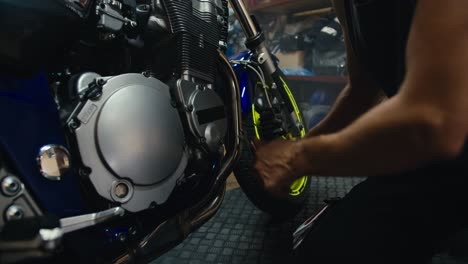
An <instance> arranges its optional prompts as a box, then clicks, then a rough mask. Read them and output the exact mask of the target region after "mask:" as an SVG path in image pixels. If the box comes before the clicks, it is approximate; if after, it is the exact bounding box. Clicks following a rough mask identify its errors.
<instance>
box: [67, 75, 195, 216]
mask: <svg viewBox="0 0 468 264" xmlns="http://www.w3.org/2000/svg"><path fill="white" fill-rule="evenodd" d="M103 80H105V83H104V84H103V86H102V95H101V96H100V97H99V98H98V99H93V100H88V101H86V103H85V104H84V106H83V107H82V108H81V110H80V111H79V113H78V115H77V119H78V120H79V122H80V126H78V128H76V129H75V134H76V139H77V142H78V148H79V151H80V154H81V159H82V162H83V164H84V165H85V166H87V167H89V168H91V174H90V175H89V178H90V180H91V182H92V183H93V185H94V187H95V188H96V191H97V192H98V193H99V195H101V196H102V197H104V198H106V199H108V200H109V201H113V202H118V203H121V206H122V207H123V208H125V209H126V210H128V211H131V212H138V211H141V210H144V209H147V208H148V207H150V206H151V205H152V204H154V203H156V204H162V203H164V202H165V201H166V200H167V199H168V197H169V195H170V194H171V192H172V190H173V189H174V187H175V186H176V183H177V180H178V179H179V178H181V177H182V176H183V174H184V170H185V168H186V166H187V163H188V154H187V150H186V144H185V137H184V130H183V126H182V123H181V120H180V117H179V114H178V111H177V109H176V108H174V106H173V105H172V104H171V96H170V92H169V87H168V86H167V85H166V84H164V83H163V82H161V81H159V80H157V79H155V78H152V77H145V76H143V75H142V74H133V73H131V74H123V75H119V76H115V77H109V78H107V77H106V78H103ZM122 186H123V187H122ZM122 188H123V189H122ZM126 188H127V189H126ZM122 192H123V195H122ZM119 194H120V195H119Z"/></svg>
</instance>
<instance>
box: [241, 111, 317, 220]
mask: <svg viewBox="0 0 468 264" xmlns="http://www.w3.org/2000/svg"><path fill="white" fill-rule="evenodd" d="M242 126H243V130H244V137H243V139H242V142H241V153H240V158H239V161H238V163H237V164H236V166H235V167H234V175H235V177H236V179H237V182H238V183H239V186H240V187H241V189H242V190H243V191H244V193H245V194H246V196H247V197H248V198H249V200H250V201H251V202H252V203H253V204H254V205H255V206H256V207H257V208H259V209H260V210H262V211H264V212H266V213H268V214H270V215H271V216H272V217H274V218H276V219H288V218H291V217H293V216H294V215H296V214H297V213H298V212H299V211H300V210H301V209H302V207H303V205H304V202H305V201H306V199H307V197H308V195H309V193H310V186H309V185H310V180H309V179H308V177H307V176H304V177H303V178H301V179H300V180H301V181H305V182H301V186H300V190H296V193H294V194H293V193H290V194H289V195H288V197H285V198H279V197H276V196H273V195H271V194H270V193H269V192H268V191H267V190H265V189H264V187H263V184H262V182H261V179H259V178H258V176H256V175H255V174H254V173H255V172H254V169H253V165H254V158H255V154H254V151H253V149H252V147H251V144H252V143H251V142H252V140H253V139H254V138H255V137H256V132H255V127H254V121H253V114H252V113H249V114H247V115H246V116H245V118H243V121H242ZM294 184H297V183H296V182H295V183H294ZM294 184H293V185H294Z"/></svg>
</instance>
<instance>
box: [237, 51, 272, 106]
mask: <svg viewBox="0 0 468 264" xmlns="http://www.w3.org/2000/svg"><path fill="white" fill-rule="evenodd" d="M231 63H235V64H242V65H245V66H247V67H248V68H249V69H251V70H252V71H253V72H255V74H257V76H258V78H259V79H260V81H261V82H262V86H263V90H264V91H265V97H266V100H267V103H268V106H269V107H270V108H271V109H273V106H272V104H271V101H270V96H269V95H268V90H267V85H266V82H265V75H263V71H262V70H261V68H260V66H258V64H256V63H253V62H250V61H239V60H232V61H231ZM250 64H254V65H255V66H257V67H259V70H257V69H255V68H254V67H252V66H251V65H250Z"/></svg>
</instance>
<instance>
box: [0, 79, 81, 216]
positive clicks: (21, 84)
mask: <svg viewBox="0 0 468 264" xmlns="http://www.w3.org/2000/svg"><path fill="white" fill-rule="evenodd" d="M0 122H1V126H0V148H1V149H3V150H4V151H5V152H6V155H7V156H8V158H9V159H10V160H11V161H12V162H13V166H15V169H16V170H17V171H18V173H19V174H20V175H19V176H20V177H21V178H22V179H23V181H24V182H25V185H26V186H27V188H28V190H30V191H31V193H32V194H33V196H34V198H35V200H36V201H37V203H38V204H39V206H40V207H41V208H42V209H43V210H45V211H46V212H48V213H53V214H55V215H57V216H58V217H64V216H70V215H75V214H77V213H81V212H83V209H84V204H83V201H82V199H81V195H80V192H79V187H78V186H79V185H78V179H77V176H76V175H73V174H72V173H71V172H69V173H68V174H67V175H65V176H64V177H63V178H62V180H61V181H51V180H47V179H46V178H44V177H43V176H42V175H41V174H40V172H39V169H38V166H37V162H36V157H37V154H38V152H39V149H40V148H41V147H42V146H44V145H47V144H60V145H64V146H66V143H65V138H64V134H63V131H62V127H61V125H60V120H59V116H58V111H57V107H56V104H55V102H54V100H53V97H52V94H51V91H50V89H49V86H48V82H47V78H46V76H45V75H44V74H38V75H36V76H34V77H31V78H29V79H18V78H15V77H9V76H0ZM72 165H73V164H72Z"/></svg>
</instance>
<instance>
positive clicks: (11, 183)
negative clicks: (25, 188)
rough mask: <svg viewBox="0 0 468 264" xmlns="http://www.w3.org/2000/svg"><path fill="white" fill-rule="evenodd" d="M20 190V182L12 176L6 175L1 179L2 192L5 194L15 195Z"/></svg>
mask: <svg viewBox="0 0 468 264" xmlns="http://www.w3.org/2000/svg"><path fill="white" fill-rule="evenodd" d="M20 191H21V182H20V180H19V179H18V178H16V177H14V176H7V177H5V178H3V180H2V192H3V194H5V195H6V196H15V195H17V194H18V193H19V192H20Z"/></svg>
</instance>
